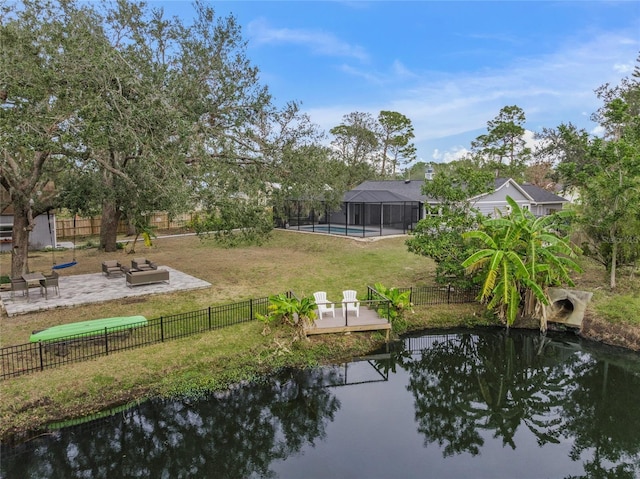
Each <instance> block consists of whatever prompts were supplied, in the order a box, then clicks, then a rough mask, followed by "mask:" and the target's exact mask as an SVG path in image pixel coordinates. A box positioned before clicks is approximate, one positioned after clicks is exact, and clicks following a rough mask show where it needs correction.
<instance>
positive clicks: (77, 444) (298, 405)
mask: <svg viewBox="0 0 640 479" xmlns="http://www.w3.org/2000/svg"><path fill="white" fill-rule="evenodd" d="M333 374H335V371H332V370H330V369H317V370H314V371H304V372H289V373H287V374H286V375H283V376H282V377H280V378H279V379H278V380H276V381H273V382H271V383H269V384H261V385H249V386H246V387H242V388H238V389H233V390H230V391H227V392H226V393H225V394H218V395H215V396H214V397H212V398H209V399H207V400H201V401H195V402H193V403H192V404H190V403H189V402H187V401H165V402H152V403H147V404H145V405H144V406H141V407H139V408H134V409H132V410H129V411H127V412H126V413H124V414H123V416H124V417H123V418H122V420H120V418H111V421H112V422H113V427H105V425H104V422H102V423H100V424H99V425H97V426H96V427H95V428H94V429H87V428H86V427H77V428H71V429H70V430H68V431H63V432H61V433H59V434H58V437H57V439H56V444H52V443H51V442H47V443H46V444H45V445H43V447H41V448H36V449H35V450H34V451H33V452H32V453H31V454H32V455H34V456H36V458H35V460H31V461H24V460H22V461H20V457H19V456H16V457H15V458H14V460H15V461H16V462H18V461H20V462H19V463H14V464H7V463H5V464H4V467H3V469H5V470H11V471H14V473H15V474H17V475H16V476H15V477H48V478H55V477H60V478H72V477H91V478H106V477H109V478H113V477H122V478H124V477H145V478H146V477H154V478H171V479H174V478H186V477H189V478H190V477H216V478H234V479H235V478H240V477H250V476H251V475H256V476H259V477H265V478H266V477H272V476H273V473H272V471H271V470H270V464H271V463H272V462H273V461H275V460H278V459H285V458H286V457H288V456H290V455H291V454H294V453H296V452H298V451H300V449H301V448H302V446H303V445H305V444H307V443H311V444H313V443H314V441H316V440H318V439H320V438H323V437H325V427H326V424H327V422H328V421H332V420H333V418H334V415H335V413H336V411H337V410H338V409H339V407H340V404H339V401H338V400H337V399H336V397H335V396H334V395H333V394H331V389H328V388H323V389H316V388H312V387H311V386H313V385H315V384H318V383H326V382H330V381H328V380H327V376H328V375H333ZM4 459H5V460H7V458H4ZM9 460H12V459H9Z"/></svg>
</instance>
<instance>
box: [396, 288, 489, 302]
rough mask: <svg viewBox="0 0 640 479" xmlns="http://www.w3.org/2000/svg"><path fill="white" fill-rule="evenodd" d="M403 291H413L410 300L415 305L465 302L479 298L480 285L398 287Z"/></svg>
mask: <svg viewBox="0 0 640 479" xmlns="http://www.w3.org/2000/svg"><path fill="white" fill-rule="evenodd" d="M398 290H400V291H401V292H405V291H411V296H410V298H409V300H410V301H411V303H412V304H413V305H415V306H427V305H437V304H464V303H473V302H475V301H476V300H477V298H478V294H479V293H480V287H479V286H476V287H472V288H456V287H455V286H452V285H450V284H449V285H446V286H444V285H443V286H418V287H415V286H412V287H410V288H398Z"/></svg>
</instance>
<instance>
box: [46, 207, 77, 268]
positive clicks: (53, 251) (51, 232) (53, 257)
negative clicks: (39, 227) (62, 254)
mask: <svg viewBox="0 0 640 479" xmlns="http://www.w3.org/2000/svg"><path fill="white" fill-rule="evenodd" d="M47 222H48V223H49V234H50V235H51V246H52V248H51V257H52V260H53V266H51V269H64V268H70V267H71V266H75V265H77V264H78V262H77V261H76V215H75V214H74V215H73V260H71V261H69V262H67V263H62V264H56V244H55V238H54V236H53V230H52V229H51V217H50V215H49V211H48V210H47Z"/></svg>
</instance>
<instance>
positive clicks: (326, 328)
mask: <svg viewBox="0 0 640 479" xmlns="http://www.w3.org/2000/svg"><path fill="white" fill-rule="evenodd" d="M362 331H386V332H387V334H386V337H387V342H388V341H389V333H390V331H391V323H389V321H387V320H386V319H385V318H381V317H380V316H378V313H377V312H376V311H373V310H370V309H368V308H366V307H363V306H360V316H359V317H356V316H355V315H353V314H351V315H349V316H348V318H346V319H345V318H344V317H343V316H342V310H341V309H339V308H336V317H335V318H333V317H331V316H329V317H327V315H326V314H325V316H324V317H323V318H322V319H317V320H316V321H315V323H314V326H312V327H309V328H305V334H306V335H307V336H312V335H316V334H340V333H342V334H344V333H351V332H362Z"/></svg>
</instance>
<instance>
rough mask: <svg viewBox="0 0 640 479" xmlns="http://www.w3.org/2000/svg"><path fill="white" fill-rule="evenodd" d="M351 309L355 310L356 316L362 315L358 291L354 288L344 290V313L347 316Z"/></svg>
mask: <svg viewBox="0 0 640 479" xmlns="http://www.w3.org/2000/svg"><path fill="white" fill-rule="evenodd" d="M349 311H355V312H356V317H357V318H359V317H360V301H358V298H357V292H356V291H354V290H353V289H348V290H346V291H343V292H342V315H343V316H344V317H345V318H346V317H347V315H348V314H349Z"/></svg>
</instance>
